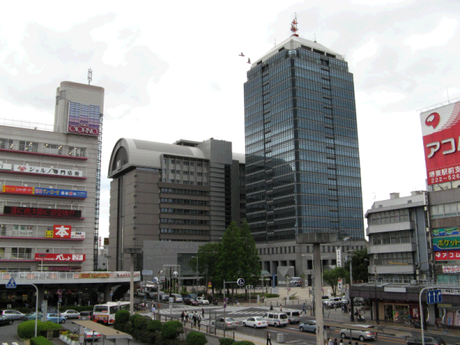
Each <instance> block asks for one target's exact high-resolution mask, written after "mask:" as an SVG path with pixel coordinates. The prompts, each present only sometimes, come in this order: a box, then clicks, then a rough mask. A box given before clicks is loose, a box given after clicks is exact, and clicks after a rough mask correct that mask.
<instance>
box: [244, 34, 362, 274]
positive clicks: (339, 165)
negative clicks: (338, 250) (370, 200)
mask: <svg viewBox="0 0 460 345" xmlns="http://www.w3.org/2000/svg"><path fill="white" fill-rule="evenodd" d="M296 30H297V29H296V28H295V30H293V31H294V32H295V31H296ZM244 97H245V136H246V192H247V219H248V223H249V226H250V229H251V231H252V234H253V236H254V238H255V240H256V242H257V248H258V249H259V251H260V250H262V252H263V251H264V249H265V248H267V249H268V248H270V247H272V246H274V247H277V245H276V244H278V243H279V244H280V245H281V244H282V247H283V248H288V249H290V250H291V252H289V251H288V252H287V253H285V252H284V251H283V252H281V253H279V254H281V255H279V256H276V257H273V256H272V257H269V256H267V257H262V267H263V269H264V270H267V271H269V272H270V273H276V271H277V266H280V265H283V263H284V262H285V261H286V263H288V264H289V265H292V264H294V265H295V266H296V269H295V272H296V275H300V274H301V273H305V272H306V270H307V268H306V261H305V260H303V259H300V258H301V256H302V255H303V254H307V252H306V248H304V246H300V245H297V244H296V240H295V238H296V234H301V233H310V232H325V233H337V234H338V238H339V240H341V239H344V238H346V237H352V238H354V239H355V240H356V239H357V240H359V239H363V238H364V225H363V209H362V192H361V172H360V162H359V150H358V133H357V123H356V109H355V96H354V85H353V75H352V74H351V73H350V72H349V71H348V64H347V62H346V61H345V60H344V58H343V57H342V56H341V55H340V54H337V53H335V52H334V51H332V50H331V49H329V48H326V47H324V46H323V45H321V44H319V43H317V42H312V41H309V40H306V39H303V38H300V37H298V36H297V35H296V34H294V35H293V36H291V37H290V38H288V39H286V40H285V41H283V42H281V43H280V44H278V45H276V46H275V47H274V48H272V49H271V50H270V51H269V52H268V53H267V54H265V55H264V56H263V57H261V58H260V59H258V60H256V61H255V63H253V64H252V67H251V69H250V70H249V71H248V73H247V82H246V83H245V85H244ZM362 245H363V246H364V245H365V243H364V241H363V243H362ZM293 251H295V255H293V254H294V252H293ZM289 254H291V255H289ZM288 257H289V258H288Z"/></svg>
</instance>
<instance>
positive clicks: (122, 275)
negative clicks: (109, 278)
mask: <svg viewBox="0 0 460 345" xmlns="http://www.w3.org/2000/svg"><path fill="white" fill-rule="evenodd" d="M115 275H116V277H117V278H129V277H131V273H130V272H118V273H115ZM140 275H141V272H134V275H133V277H140Z"/></svg>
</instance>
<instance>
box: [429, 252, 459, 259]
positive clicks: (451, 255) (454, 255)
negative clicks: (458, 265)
mask: <svg viewBox="0 0 460 345" xmlns="http://www.w3.org/2000/svg"><path fill="white" fill-rule="evenodd" d="M434 258H435V260H436V261H448V260H460V250H443V251H440V252H435V254H434Z"/></svg>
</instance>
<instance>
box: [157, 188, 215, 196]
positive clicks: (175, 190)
mask: <svg viewBox="0 0 460 345" xmlns="http://www.w3.org/2000/svg"><path fill="white" fill-rule="evenodd" d="M160 191H161V193H171V194H187V195H198V196H208V195H209V192H205V191H202V190H193V189H179V188H165V187H162V188H161V189H160Z"/></svg>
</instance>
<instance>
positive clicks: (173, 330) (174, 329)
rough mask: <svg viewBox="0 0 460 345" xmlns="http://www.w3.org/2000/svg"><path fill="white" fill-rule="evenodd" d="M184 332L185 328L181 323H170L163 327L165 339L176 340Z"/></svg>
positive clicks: (162, 332)
mask: <svg viewBox="0 0 460 345" xmlns="http://www.w3.org/2000/svg"><path fill="white" fill-rule="evenodd" d="M183 331H184V327H183V326H182V323H180V321H168V322H165V323H164V324H163V327H161V336H162V337H163V338H164V339H176V338H177V335H178V334H179V333H182V332H183Z"/></svg>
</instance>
